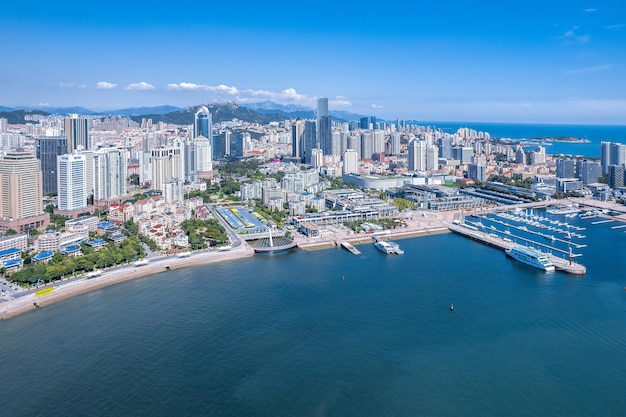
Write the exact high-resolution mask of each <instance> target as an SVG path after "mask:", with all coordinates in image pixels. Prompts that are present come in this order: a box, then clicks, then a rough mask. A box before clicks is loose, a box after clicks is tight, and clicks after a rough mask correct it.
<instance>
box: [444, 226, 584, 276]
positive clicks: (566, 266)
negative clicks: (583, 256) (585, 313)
mask: <svg viewBox="0 0 626 417" xmlns="http://www.w3.org/2000/svg"><path fill="white" fill-rule="evenodd" d="M446 226H447V227H448V229H450V231H452V232H454V233H457V234H460V235H463V236H465V237H468V238H470V239H472V240H476V241H478V242H481V243H484V244H486V245H489V246H493V247H495V248H498V249H501V250H506V249H511V248H512V247H513V246H516V245H519V244H517V243H514V242H512V241H508V240H504V239H502V238H500V237H498V236H496V235H490V234H487V233H484V232H480V231H478V230H476V228H473V227H472V228H469V227H465V226H463V225H460V224H447V225H446ZM546 255H547V256H548V258H549V259H550V261H552V263H553V264H554V266H555V267H556V270H557V271H563V272H567V273H568V274H574V275H584V274H586V273H587V268H586V267H585V266H584V265H581V264H578V263H576V262H570V261H569V260H567V259H563V258H559V257H558V256H555V255H553V254H551V253H546Z"/></svg>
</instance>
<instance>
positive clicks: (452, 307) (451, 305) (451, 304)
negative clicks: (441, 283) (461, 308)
mask: <svg viewBox="0 0 626 417" xmlns="http://www.w3.org/2000/svg"><path fill="white" fill-rule="evenodd" d="M450 311H454V303H450Z"/></svg>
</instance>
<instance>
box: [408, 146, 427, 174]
mask: <svg viewBox="0 0 626 417" xmlns="http://www.w3.org/2000/svg"><path fill="white" fill-rule="evenodd" d="M425 170H426V142H425V141H423V140H417V139H413V140H412V141H411V142H409V171H425Z"/></svg>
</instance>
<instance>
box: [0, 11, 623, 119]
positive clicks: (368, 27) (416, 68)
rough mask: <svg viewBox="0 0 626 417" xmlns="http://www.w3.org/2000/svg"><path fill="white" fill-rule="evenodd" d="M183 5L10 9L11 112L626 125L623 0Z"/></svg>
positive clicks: (6, 86) (7, 101)
mask: <svg viewBox="0 0 626 417" xmlns="http://www.w3.org/2000/svg"><path fill="white" fill-rule="evenodd" d="M177 6H178V9H177V10H166V9H163V8H160V7H158V5H155V4H153V3H144V2H139V3H133V4H127V3H121V2H117V1H114V2H112V3H108V4H107V7H106V8H102V7H101V6H100V5H97V4H90V3H82V2H81V3H78V2H73V1H70V2H69V3H67V4H64V7H62V8H61V7H58V6H56V5H55V4H50V3H47V2H36V3H35V4H32V3H29V5H28V9H27V8H26V6H25V5H24V4H20V3H12V4H9V5H7V6H5V7H4V9H3V13H2V15H1V16H0V35H1V36H2V37H3V38H4V39H7V40H8V39H10V42H8V41H7V42H5V43H4V54H5V62H6V63H7V65H4V66H3V67H2V68H0V97H2V100H1V101H2V102H0V105H3V106H9V107H19V106H24V107H46V106H52V107H69V106H82V107H87V108H90V109H93V110H110V109H115V108H126V107H142V106H158V105H174V106H179V107H187V106H191V105H194V104H195V103H200V102H202V103H207V104H208V103H219V102H225V101H234V102H237V103H240V104H242V105H246V104H250V103H256V102H262V101H273V102H276V103H278V104H297V105H302V106H306V107H309V108H315V107H316V103H317V99H318V98H321V97H327V98H328V107H329V109H331V110H345V111H349V112H353V113H358V114H364V115H369V114H371V115H375V116H377V117H380V118H384V119H388V120H391V119H395V118H402V119H415V120H441V121H446V120H448V121H470V122H471V121H476V122H479V121H484V122H521V123H577V124H579V123H583V124H585V123H588V124H625V123H626V87H625V86H624V85H623V82H621V81H622V80H623V78H624V77H623V76H624V68H625V66H624V64H625V61H626V58H625V57H626V54H624V52H625V49H626V36H625V35H626V18H624V17H623V16H626V13H624V12H625V11H626V10H625V9H626V7H625V6H624V5H623V4H621V3H620V2H616V1H596V2H581V1H574V2H550V3H549V4H545V3H543V2H542V3H540V2H538V1H530V2H525V3H523V4H521V3H520V4H490V5H489V7H488V8H478V7H477V6H475V5H470V4H464V3H459V4H457V3H456V2H450V1H447V2H446V1H444V2H438V3H436V4H406V5H405V4H402V6H401V7H400V5H399V4H398V5H396V4H391V5H388V6H387V8H385V9H383V8H378V9H376V8H372V7H365V6H366V5H363V4H361V3H356V2H344V3H342V4H335V3H329V2H321V3H317V5H316V7H314V8H307V7H305V6H300V5H297V4H294V3H286V2H278V3H273V6H272V7H271V8H268V7H266V6H265V5H264V4H259V3H249V4H248V3H244V4H240V5H238V8H237V9H236V10H235V9H233V8H232V6H229V5H227V4H211V5H210V7H209V6H208V5H207V4H206V3H200V2H192V1H185V2H183V3H178V4H177ZM198 13H200V16H201V18H197V15H198Z"/></svg>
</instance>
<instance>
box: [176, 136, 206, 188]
mask: <svg viewBox="0 0 626 417" xmlns="http://www.w3.org/2000/svg"><path fill="white" fill-rule="evenodd" d="M193 141H194V146H195V149H196V161H195V165H196V170H197V173H198V178H211V177H212V176H213V159H212V155H211V153H212V152H211V142H209V140H208V138H206V137H204V136H196V137H195V139H194V140H193ZM181 180H182V178H181Z"/></svg>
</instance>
